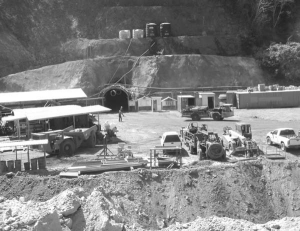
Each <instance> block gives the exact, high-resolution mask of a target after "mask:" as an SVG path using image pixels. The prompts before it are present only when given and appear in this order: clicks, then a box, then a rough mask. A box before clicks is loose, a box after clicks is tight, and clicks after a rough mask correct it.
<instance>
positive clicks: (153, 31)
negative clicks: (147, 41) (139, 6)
mask: <svg viewBox="0 0 300 231" xmlns="http://www.w3.org/2000/svg"><path fill="white" fill-rule="evenodd" d="M146 37H157V25H156V24H155V23H147V24H146Z"/></svg>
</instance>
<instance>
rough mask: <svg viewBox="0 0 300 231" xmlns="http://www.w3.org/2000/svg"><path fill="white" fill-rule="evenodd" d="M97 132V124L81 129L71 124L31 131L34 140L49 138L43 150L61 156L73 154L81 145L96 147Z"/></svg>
mask: <svg viewBox="0 0 300 231" xmlns="http://www.w3.org/2000/svg"><path fill="white" fill-rule="evenodd" d="M96 132H97V125H94V126H92V127H90V128H79V129H74V128H73V126H70V127H68V128H66V129H64V130H55V131H48V132H40V133H31V138H32V139H33V140H40V139H48V140H49V142H48V144H47V145H44V148H42V150H45V151H46V152H47V153H49V154H56V153H58V154H59V155H61V156H72V155H73V154H74V152H75V151H76V149H77V148H79V147H80V146H87V147H90V148H93V147H95V145H96ZM37 148H39V147H37Z"/></svg>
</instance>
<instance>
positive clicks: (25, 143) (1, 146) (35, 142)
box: [0, 139, 49, 148]
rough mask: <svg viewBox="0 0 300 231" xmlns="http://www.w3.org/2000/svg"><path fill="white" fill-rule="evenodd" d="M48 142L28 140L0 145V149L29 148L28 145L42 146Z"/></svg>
mask: <svg viewBox="0 0 300 231" xmlns="http://www.w3.org/2000/svg"><path fill="white" fill-rule="evenodd" d="M48 142H49V141H48V140H47V139H45V140H28V141H16V142H5V143H0V148H4V147H19V146H30V145H42V144H48Z"/></svg>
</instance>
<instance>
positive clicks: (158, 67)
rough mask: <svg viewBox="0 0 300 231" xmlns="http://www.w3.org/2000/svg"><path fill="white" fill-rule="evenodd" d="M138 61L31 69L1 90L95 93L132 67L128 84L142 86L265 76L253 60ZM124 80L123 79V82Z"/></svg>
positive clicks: (237, 81) (0, 84) (1, 82)
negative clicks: (79, 88) (66, 90)
mask: <svg viewBox="0 0 300 231" xmlns="http://www.w3.org/2000/svg"><path fill="white" fill-rule="evenodd" d="M137 60H138V57H126V58H122V57H110V58H96V59H87V60H81V61H73V62H66V63H63V64H59V65H54V66H47V67H43V68H39V69H36V70H29V71H26V72H21V73H17V74H13V75H9V76H7V77H5V78H1V79H0V91H30V90H43V89H66V88H74V87H81V88H83V89H84V91H85V92H86V93H87V94H93V93H97V92H98V91H99V90H98V89H99V88H98V87H99V86H103V85H104V84H106V83H107V82H109V80H110V79H111V78H112V77H113V76H114V73H115V72H116V70H118V71H117V72H116V74H115V76H114V78H113V79H112V82H117V81H118V80H119V79H120V77H122V76H123V75H124V74H125V73H127V72H129V71H130V70H131V69H132V68H133V67H134V69H133V71H132V72H130V73H129V74H128V75H126V83H127V84H128V83H129V84H133V85H136V86H141V87H147V86H157V87H196V86H222V85H223V86H229V85H245V86H249V85H250V86H251V85H256V84H258V83H261V82H262V81H263V73H262V72H261V70H260V68H259V66H258V65H257V64H256V62H255V61H254V59H251V58H242V57H222V56H207V55H181V56H179V55H178V56H176V55H172V56H171V55H170V56H154V57H152V56H151V57H142V58H140V59H139V60H138V62H136V61H137ZM119 64H120V65H119ZM118 67H119V69H118ZM187 80H188V81H187ZM124 81H125V80H124V78H123V79H121V81H120V82H121V83H124Z"/></svg>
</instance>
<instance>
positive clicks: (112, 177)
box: [0, 160, 300, 231]
mask: <svg viewBox="0 0 300 231" xmlns="http://www.w3.org/2000/svg"><path fill="white" fill-rule="evenodd" d="M299 175H300V166H299V164H298V163H291V162H289V161H275V162H274V161H272V162H269V161H264V160H261V161H252V162H248V163H247V162H245V163H238V164H222V165H220V164H219V165H218V164H216V163H213V162H209V161H205V162H202V163H201V166H200V165H199V166H197V165H196V166H193V167H188V168H183V169H181V170H172V171H164V170H156V171H147V170H136V171H132V172H112V173H105V174H102V175H99V176H82V177H80V178H79V179H70V180H66V179H59V178H57V177H46V176H45V177H42V176H36V177H34V176H32V177H28V176H27V177H24V176H15V177H13V178H11V179H9V178H7V177H6V176H1V177H0V190H1V191H0V192H1V193H0V194H1V195H2V196H4V197H5V198H7V199H13V198H17V199H18V198H19V197H22V199H21V201H23V202H24V201H27V200H31V202H28V203H27V209H26V203H25V204H24V203H20V202H17V201H14V203H12V202H13V201H12V202H6V203H5V205H3V206H4V207H5V208H9V206H11V207H12V206H14V207H15V208H14V209H13V211H14V210H15V209H16V208H18V210H17V213H18V214H17V215H15V218H14V220H19V223H20V221H24V219H25V220H26V222H25V224H27V223H29V221H30V224H34V223H35V221H36V220H38V219H39V217H40V216H42V215H43V214H45V212H43V213H41V212H40V213H38V212H34V211H33V210H35V211H46V210H47V208H48V209H49V210H50V208H54V210H57V212H58V214H60V213H62V215H63V216H64V219H71V220H72V222H71V223H72V225H71V226H72V227H71V230H72V231H82V230H84V229H85V230H114V229H109V228H107V229H105V226H104V225H106V226H107V227H108V226H109V225H111V224H116V223H117V224H119V225H120V223H121V224H125V225H126V226H127V228H128V229H126V230H147V229H151V228H152V229H153V228H154V229H161V228H164V227H167V226H170V225H172V224H175V222H183V223H186V222H191V221H194V220H195V219H196V218H197V217H198V216H201V217H203V218H205V217H211V216H218V217H220V218H219V219H222V218H221V217H224V216H225V217H228V218H234V219H243V220H247V221H249V222H248V223H247V222H246V223H244V226H246V225H247V226H248V227H249V226H251V225H250V224H252V223H251V222H254V223H265V222H268V221H270V220H274V219H280V218H283V217H286V216H292V217H297V216H299V215H300V207H299V198H300V197H299V187H300V184H299V180H298V179H299ZM78 188H80V189H78ZM67 189H68V190H67ZM65 190H67V191H65ZM70 190H71V191H72V192H70ZM63 191H65V192H64V193H62V194H59V193H61V192H63ZM58 194H59V196H56V195H58ZM66 197H68V198H69V199H68V200H67V201H66V202H64V201H65V198H66ZM48 200H49V201H48ZM1 201H3V199H1ZM36 201H41V202H43V201H45V203H40V204H38V202H36ZM18 203H19V205H18ZM26 210H27V211H32V212H30V213H28V212H26ZM22 211H23V212H22ZM51 211H52V213H53V209H52V210H51ZM63 211H65V212H63ZM96 211H97V212H96ZM27 213H28V214H27ZM39 214H40V215H39ZM16 216H17V217H16ZM228 218H226V219H228ZM6 219H7V218H6ZM57 219H58V218H57ZM195 222H197V220H196V221H195ZM236 222H238V221H236ZM61 223H62V222H61ZM23 224H24V222H23ZM30 224H28V225H30ZM201 224H202V226H203V227H204V224H205V223H201ZM228 224H229V223H228ZM291 224H293V223H292V222H290V225H291ZM199 225H200V224H199ZM252 226H254V224H252ZM103 227H104V228H103ZM133 227H134V228H133ZM195 227H197V226H195ZM198 227H199V226H198ZM227 228H228V227H227ZM174 229H175V228H174ZM116 230H121V229H116ZM168 230H173V229H168ZM191 230H192V229H191ZM203 230H209V229H203ZM215 230H223V229H215ZM226 230H229V229H226ZM232 230H241V229H232ZM257 230H263V229H257ZM283 230H284V229H283Z"/></svg>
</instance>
